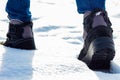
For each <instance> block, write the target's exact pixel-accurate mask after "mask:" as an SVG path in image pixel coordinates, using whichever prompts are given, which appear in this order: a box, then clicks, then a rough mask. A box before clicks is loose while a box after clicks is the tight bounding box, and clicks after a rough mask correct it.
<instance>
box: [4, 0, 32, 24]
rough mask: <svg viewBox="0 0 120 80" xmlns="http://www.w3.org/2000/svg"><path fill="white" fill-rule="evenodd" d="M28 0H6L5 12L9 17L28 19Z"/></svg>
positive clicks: (29, 16) (29, 13)
mask: <svg viewBox="0 0 120 80" xmlns="http://www.w3.org/2000/svg"><path fill="white" fill-rule="evenodd" d="M29 9H30V0H8V2H7V4H6V12H7V13H8V17H9V18H10V19H19V20H21V21H24V22H26V21H30V20H31V12H30V10H29Z"/></svg>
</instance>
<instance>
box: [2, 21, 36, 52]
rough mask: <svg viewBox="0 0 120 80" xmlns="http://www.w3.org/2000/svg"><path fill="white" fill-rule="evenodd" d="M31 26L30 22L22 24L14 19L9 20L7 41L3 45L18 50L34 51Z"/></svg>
mask: <svg viewBox="0 0 120 80" xmlns="http://www.w3.org/2000/svg"><path fill="white" fill-rule="evenodd" d="M32 26H33V23H32V21H28V22H22V21H20V20H16V19H13V20H11V21H10V23H9V30H8V33H7V40H6V41H5V43H3V45H4V46H7V47H12V48H18V49H28V50H33V49H36V47H35V42H34V35H33V31H32Z"/></svg>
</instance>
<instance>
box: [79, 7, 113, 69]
mask: <svg viewBox="0 0 120 80" xmlns="http://www.w3.org/2000/svg"><path fill="white" fill-rule="evenodd" d="M96 16H102V18H103V19H104V22H105V24H104V25H103V24H101V25H100V24H99V23H100V22H99V21H98V24H99V25H97V26H94V25H95V24H94V25H93V21H94V18H95V17H96ZM84 32H85V33H86V35H83V36H84V46H83V49H82V50H81V52H80V54H79V57H78V59H79V60H82V61H83V62H85V63H86V64H87V65H88V67H89V68H90V69H109V68H110V61H111V60H113V58H114V56H115V49H114V42H113V35H112V32H113V30H112V28H111V22H110V20H109V18H108V16H107V12H106V11H104V10H101V9H95V10H93V11H92V12H91V13H90V14H89V15H88V16H87V17H85V18H84Z"/></svg>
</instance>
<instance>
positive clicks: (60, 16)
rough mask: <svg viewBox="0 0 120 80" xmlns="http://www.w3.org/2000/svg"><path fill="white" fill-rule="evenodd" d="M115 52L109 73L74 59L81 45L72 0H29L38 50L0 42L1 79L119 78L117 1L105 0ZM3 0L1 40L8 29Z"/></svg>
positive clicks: (79, 18) (119, 4)
mask: <svg viewBox="0 0 120 80" xmlns="http://www.w3.org/2000/svg"><path fill="white" fill-rule="evenodd" d="M106 3H107V4H106V6H107V11H108V13H109V17H110V19H111V21H112V24H113V25H112V27H113V30H114V33H113V34H114V41H115V48H116V56H115V58H114V60H113V61H112V62H111V73H104V72H99V71H92V70H90V69H89V68H88V67H87V66H86V64H85V63H83V62H82V61H79V60H77V56H78V55H79V52H80V50H81V48H82V46H83V39H82V34H83V26H82V20H83V18H82V16H83V15H79V14H78V13H77V10H76V4H75V1H74V0H31V11H32V14H33V16H32V17H33V22H34V36H35V43H36V46H37V50H20V49H13V48H8V47H4V46H2V45H0V80H39V79H40V80H73V79H74V80H120V54H119V51H120V47H119V46H120V44H119V43H120V35H119V33H120V28H119V26H120V24H119V21H120V12H119V8H120V1H119V0H107V1H106ZM5 4H6V0H2V1H1V2H0V14H1V15H0V41H5V39H6V33H7V30H8V22H9V21H8V19H7V17H6V16H7V14H6V12H5V10H4V8H5Z"/></svg>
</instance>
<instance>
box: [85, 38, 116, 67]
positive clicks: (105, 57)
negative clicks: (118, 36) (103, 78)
mask: <svg viewBox="0 0 120 80" xmlns="http://www.w3.org/2000/svg"><path fill="white" fill-rule="evenodd" d="M87 53H88V55H86V56H85V58H84V59H83V61H84V60H85V61H86V60H87V61H86V62H87V65H88V66H89V68H91V69H106V68H109V67H110V61H111V60H113V58H114V56H115V49H114V42H113V40H112V39H111V38H109V37H101V38H97V39H95V40H94V41H92V42H91V44H90V46H89V49H88V52H87Z"/></svg>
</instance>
